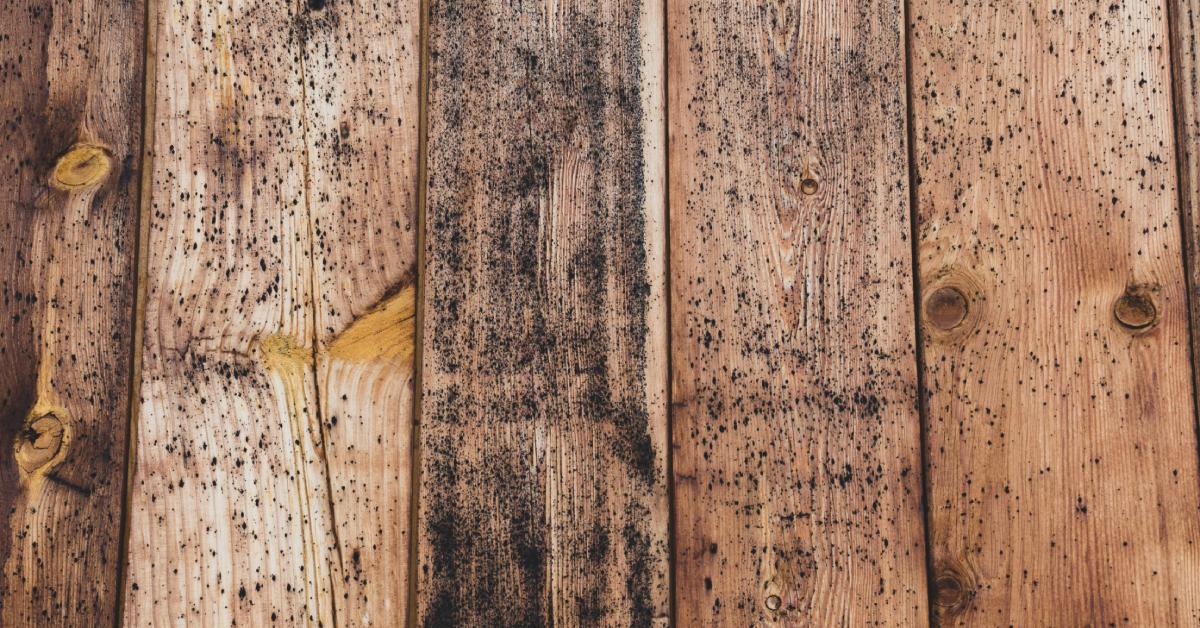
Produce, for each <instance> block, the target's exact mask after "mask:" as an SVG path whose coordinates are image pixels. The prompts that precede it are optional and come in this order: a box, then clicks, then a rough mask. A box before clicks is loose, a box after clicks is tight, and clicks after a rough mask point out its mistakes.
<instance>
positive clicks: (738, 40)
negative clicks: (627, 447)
mask: <svg viewBox="0 0 1200 628" xmlns="http://www.w3.org/2000/svg"><path fill="white" fill-rule="evenodd" d="M901 15H902V6H901V5H900V3H899V2H894V1H887V0H883V1H876V0H872V1H869V2H849V1H846V2H815V1H802V2H799V3H793V4H785V3H779V2H773V1H768V2H762V3H739V2H729V1H724V0H689V1H687V2H679V3H676V4H672V5H671V7H670V13H669V16H668V42H669V48H668V60H669V73H668V80H669V84H670V86H671V90H670V103H669V120H670V131H671V152H670V164H671V178H670V181H671V183H670V202H671V289H672V295H671V298H672V310H671V311H672V329H671V331H672V373H673V375H672V408H673V435H674V438H673V447H674V472H675V480H676V483H677V484H676V493H675V513H676V530H677V536H676V539H675V563H676V578H677V580H676V587H677V590H676V613H677V618H678V622H679V625H681V626H748V625H789V626H790V625H813V626H832V625H847V626H851V625H853V626H857V625H869V624H886V625H916V624H918V623H921V622H924V621H925V620H926V618H927V610H926V608H927V606H926V605H927V597H926V587H925V552H924V542H923V531H922V515H921V504H920V495H921V479H920V478H921V459H920V433H919V429H920V422H919V416H918V412H917V396H916V387H917V381H916V361H915V357H914V351H915V346H916V343H915V340H914V337H915V330H914V325H913V301H912V286H913V282H912V274H911V265H912V264H911V257H912V247H911V242H910V240H909V239H908V233H909V228H910V216H909V213H908V208H909V186H908V168H907V165H908V159H907V149H906V126H905V92H904V48H903V42H904V39H903V31H902V20H901Z"/></svg>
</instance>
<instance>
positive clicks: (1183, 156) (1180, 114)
mask: <svg viewBox="0 0 1200 628" xmlns="http://www.w3.org/2000/svg"><path fill="white" fill-rule="evenodd" d="M1168 9H1170V11H1171V13H1170V20H1169V22H1170V25H1171V45H1170V47H1171V51H1172V63H1173V64H1174V66H1173V68H1172V72H1171V78H1172V85H1173V86H1174V96H1175V99H1174V105H1175V109H1174V113H1175V119H1174V122H1175V137H1176V156H1177V158H1178V159H1179V166H1178V168H1179V201H1180V211H1182V212H1183V235H1184V239H1183V251H1184V261H1185V262H1186V263H1187V267H1186V269H1185V273H1186V275H1187V280H1188V287H1189V293H1190V295H1191V298H1190V300H1189V304H1190V305H1191V312H1190V313H1191V319H1190V320H1191V329H1192V381H1193V390H1200V368H1197V364H1200V361H1198V358H1197V356H1200V333H1197V330H1200V266H1197V263H1196V262H1197V260H1200V237H1198V236H1200V0H1168Z"/></svg>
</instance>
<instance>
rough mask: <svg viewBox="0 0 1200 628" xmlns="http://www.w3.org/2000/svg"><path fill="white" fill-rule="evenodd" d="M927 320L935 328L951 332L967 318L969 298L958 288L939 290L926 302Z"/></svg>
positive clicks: (948, 287) (946, 287) (947, 287)
mask: <svg viewBox="0 0 1200 628" xmlns="http://www.w3.org/2000/svg"><path fill="white" fill-rule="evenodd" d="M925 318H926V320H928V321H929V324H930V325H933V326H934V327H935V328H937V329H940V330H941V331H950V330H951V329H954V328H955V327H958V326H959V325H961V324H962V322H963V321H964V320H965V319H966V318H967V297H966V296H964V295H963V293H962V292H961V291H959V289H958V288H954V287H950V286H945V287H942V288H938V289H937V290H934V291H933V294H931V295H930V296H929V298H928V299H926V300H925Z"/></svg>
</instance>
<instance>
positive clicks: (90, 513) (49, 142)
mask: <svg viewBox="0 0 1200 628" xmlns="http://www.w3.org/2000/svg"><path fill="white" fill-rule="evenodd" d="M142 11H143V8H142V4H141V2H137V1H134V2H120V3H101V2H93V1H78V2H72V1H49V0H47V1H38V2H19V3H12V4H10V5H8V6H6V7H5V8H4V11H3V12H2V13H0V169H2V171H3V176H0V452H3V455H2V456H0V486H2V487H3V488H0V565H2V566H3V572H2V573H0V625H4V626H49V625H65V626H79V625H91V624H93V623H95V624H111V623H112V622H113V620H114V613H115V610H116V606H117V599H118V595H117V578H118V566H119V563H120V559H119V552H120V526H121V502H122V499H123V494H124V480H125V450H126V429H127V423H128V417H129V378H130V355H131V349H130V343H131V330H132V323H131V318H132V315H133V307H134V274H135V273H134V256H135V252H136V249H137V224H138V223H137V207H138V194H139V193H138V190H139V187H140V183H141V174H140V163H141V150H142V146H141V131H142V118H141V110H142V101H141V90H142V72H141V68H142V57H143V31H142V28H143V19H142Z"/></svg>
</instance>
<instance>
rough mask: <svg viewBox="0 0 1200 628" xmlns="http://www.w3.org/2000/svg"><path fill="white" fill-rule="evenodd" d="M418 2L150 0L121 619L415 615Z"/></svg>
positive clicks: (260, 620) (382, 618)
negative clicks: (144, 248) (147, 199)
mask: <svg viewBox="0 0 1200 628" xmlns="http://www.w3.org/2000/svg"><path fill="white" fill-rule="evenodd" d="M419 10H420V9H419V6H418V5H417V3H415V2H414V3H404V4H399V5H397V4H391V3H385V2H382V1H381V2H358V3H349V2H346V3H341V2H332V3H324V2H307V3H302V2H295V3H279V2H266V1H246V2H213V3H203V4H197V3H192V2H185V1H182V0H180V1H171V0H163V1H161V2H160V3H159V4H158V5H157V11H156V14H157V23H156V28H157V35H156V38H155V42H156V44H155V49H156V60H157V72H156V78H155V80H156V82H155V90H156V94H155V98H154V110H153V115H154V118H153V119H154V132H155V138H154V155H153V156H154V168H153V183H152V191H151V206H150V216H149V220H150V235H149V247H148V248H149V256H148V259H147V264H146V265H147V270H146V299H147V302H146V314H145V322H144V330H145V339H144V351H143V364H142V369H143V370H142V377H141V382H142V384H141V400H140V405H141V413H140V417H139V420H138V428H139V441H138V445H137V454H136V456H137V458H136V468H135V470H134V477H133V480H132V481H133V487H132V498H131V502H132V503H131V515H130V518H131V519H130V520H131V525H130V528H131V529H130V543H129V544H130V553H129V557H128V561H129V567H128V572H129V575H128V586H127V589H126V604H125V606H126V609H125V610H126V615H125V618H124V619H125V623H126V624H127V625H166V624H170V623H180V622H183V623H188V624H196V625H210V624H216V625H228V624H230V623H237V624H241V625H265V624H267V623H269V622H275V623H283V624H322V625H366V624H374V625H395V624H397V623H399V622H402V618H403V617H405V616H406V615H407V610H406V607H405V598H406V596H407V593H408V585H407V579H406V575H407V562H408V560H407V556H408V543H409V540H408V535H407V527H408V513H409V486H410V485H409V473H410V467H411V463H410V458H409V450H408V447H409V440H410V431H411V424H412V423H411V416H412V409H411V399H412V383H411V373H412V367H411V364H412V354H413V346H412V336H413V312H414V298H413V295H414V294H415V289H414V285H413V284H414V281H415V277H414V273H413V268H414V261H415V254H416V250H415V241H416V237H415V230H416V211H415V210H416V173H417V167H416V165H417V153H418V148H417V132H416V129H417V121H418V107H417V90H416V84H417V75H418V67H419V57H418V49H419V46H418V25H419V15H420V13H419Z"/></svg>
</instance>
